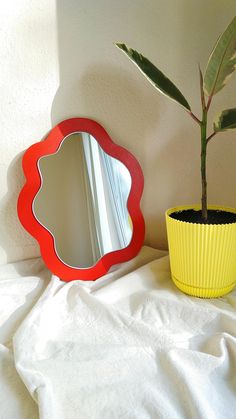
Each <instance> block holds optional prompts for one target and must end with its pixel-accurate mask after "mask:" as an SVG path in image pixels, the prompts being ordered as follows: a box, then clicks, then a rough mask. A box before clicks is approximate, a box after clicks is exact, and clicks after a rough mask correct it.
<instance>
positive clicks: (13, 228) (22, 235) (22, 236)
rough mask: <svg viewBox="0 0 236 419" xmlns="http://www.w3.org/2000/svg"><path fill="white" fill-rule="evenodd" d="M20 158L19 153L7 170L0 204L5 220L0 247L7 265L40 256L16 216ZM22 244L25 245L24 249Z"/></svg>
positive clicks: (19, 184)
mask: <svg viewBox="0 0 236 419" xmlns="http://www.w3.org/2000/svg"><path fill="white" fill-rule="evenodd" d="M22 156H23V152H21V153H19V154H18V155H17V156H16V157H15V158H14V159H13V161H12V162H11V164H10V166H9V168H8V172H7V186H8V191H7V193H6V195H5V196H4V197H3V199H2V202H1V208H2V211H3V214H4V215H5V220H4V224H3V225H2V226H1V234H0V247H2V248H3V249H4V251H5V253H6V258H7V262H8V263H10V262H14V261H15V260H22V259H27V258H32V257H37V256H40V252H39V249H38V251H37V243H36V241H35V240H34V239H33V238H32V237H31V236H30V235H29V234H28V233H27V232H26V231H25V230H24V228H23V227H22V226H21V224H20V222H19V219H18V215H17V200H18V196H19V193H20V190H21V188H22V186H23V184H24V174H23V170H22ZM22 243H26V244H25V245H24V248H22Z"/></svg>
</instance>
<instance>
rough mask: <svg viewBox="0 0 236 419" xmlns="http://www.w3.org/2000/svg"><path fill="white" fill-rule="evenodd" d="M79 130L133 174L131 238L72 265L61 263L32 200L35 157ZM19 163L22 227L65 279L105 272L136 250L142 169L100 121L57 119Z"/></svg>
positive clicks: (141, 229) (37, 177)
mask: <svg viewBox="0 0 236 419" xmlns="http://www.w3.org/2000/svg"><path fill="white" fill-rule="evenodd" d="M79 131H84V132H87V133H89V134H91V135H92V136H93V137H94V138H96V140H97V142H98V143H99V144H100V146H101V147H102V148H103V150H104V151H105V152H106V153H107V154H109V155H110V156H112V157H115V158H116V159H118V160H120V161H121V162H122V163H123V164H124V165H125V166H126V167H127V169H128V170H129V172H130V175H131V178H132V182H131V190H130V194H129V198H128V201H127V208H128V211H129V214H130V217H131V219H132V223H133V235H132V239H131V242H130V244H129V245H128V246H127V247H125V248H124V249H121V250H117V251H113V252H110V253H107V254H105V255H104V256H103V257H102V258H101V259H100V260H99V261H98V262H97V263H96V264H95V265H94V266H92V267H90V268H75V267H71V266H68V265H67V264H64V263H63V262H62V261H61V259H59V257H58V255H57V253H56V251H55V246H54V237H53V235H52V234H51V233H50V232H49V230H47V229H46V228H45V227H44V226H43V225H42V224H40V223H39V221H38V220H37V219H36V217H35V215H34V212H33V201H34V198H35V196H36V194H37V193H38V191H39V189H40V187H41V183H42V179H41V174H40V171H39V167H38V160H39V159H40V158H41V157H42V156H46V155H50V154H54V153H56V152H57V151H58V148H59V147H60V145H61V143H62V141H63V140H64V139H65V137H66V136H68V135H70V134H72V133H75V132H79ZM22 166H23V170H24V174H25V178H26V183H25V185H24V186H23V189H22V190H21V192H20V195H19V198H18V205H17V211H18V216H19V219H20V221H21V223H22V225H23V226H24V228H25V229H26V230H27V231H28V232H29V233H30V234H31V235H32V236H33V237H34V238H35V239H36V240H37V241H38V243H39V246H40V251H41V255H42V258H43V260H44V262H45V264H46V265H47V267H48V268H49V269H50V270H51V272H53V273H54V274H55V275H57V276H58V277H60V278H61V279H62V280H64V281H71V280H76V279H80V280H85V281H86V280H87V281H89V280H90V281H91V280H95V279H97V278H99V277H101V276H102V275H104V274H105V273H107V272H108V270H109V269H110V267H111V266H112V265H115V264H118V263H121V262H125V261H127V260H129V259H131V258H133V257H134V256H136V255H137V254H138V252H139V250H140V248H141V246H142V244H143V240H144V233H145V224H144V218H143V215H142V212H141V209H140V200H141V196H142V192H143V185H144V179H143V174H142V170H141V167H140V165H139V163H138V162H137V160H136V159H135V157H134V156H133V155H132V154H131V153H130V152H128V151H127V150H126V149H125V148H123V147H121V146H118V145H117V144H115V143H114V142H113V141H112V140H111V138H110V137H109V135H108V134H107V132H106V131H105V129H104V128H103V127H102V126H101V125H100V124H98V123H97V122H95V121H93V120H91V119H87V118H72V119H67V120H65V121H62V122H60V123H59V124H58V125H56V126H55V127H54V128H53V129H52V130H51V131H50V132H49V134H48V136H47V137H46V138H45V139H44V140H43V141H41V142H38V143H36V144H33V145H32V146H31V147H29V148H28V149H27V150H26V152H25V154H24V156H23V160H22Z"/></svg>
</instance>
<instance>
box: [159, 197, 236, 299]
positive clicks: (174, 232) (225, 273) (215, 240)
mask: <svg viewBox="0 0 236 419" xmlns="http://www.w3.org/2000/svg"><path fill="white" fill-rule="evenodd" d="M208 208H209V209H218V210H223V211H229V212H233V213H236V209H233V208H224V207H218V206H215V205H211V206H209V207H208ZM185 209H195V210H199V209H200V206H199V205H195V206H193V205H187V206H179V207H175V208H170V209H168V210H167V211H166V225H167V235H168V245H169V253H170V266H171V275H172V279H173V281H174V283H175V284H176V286H177V287H178V288H179V289H180V290H181V291H183V292H185V293H186V294H190V295H193V296H196V297H204V298H213V297H219V296H222V295H224V294H227V293H228V292H230V291H231V290H232V289H233V288H234V286H235V284H236V223H231V224H214V225H213V224H194V223H190V222H185V221H179V220H175V219H174V218H171V217H170V214H171V213H173V212H176V211H181V210H185Z"/></svg>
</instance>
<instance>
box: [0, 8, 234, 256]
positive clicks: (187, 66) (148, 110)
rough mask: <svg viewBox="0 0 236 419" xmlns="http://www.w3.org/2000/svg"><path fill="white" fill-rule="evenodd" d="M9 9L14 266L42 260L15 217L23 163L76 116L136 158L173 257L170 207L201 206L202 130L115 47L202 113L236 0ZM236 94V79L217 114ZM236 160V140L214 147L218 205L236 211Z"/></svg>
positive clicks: (8, 224)
mask: <svg viewBox="0 0 236 419" xmlns="http://www.w3.org/2000/svg"><path fill="white" fill-rule="evenodd" d="M3 4H4V5H3ZM39 4H40V6H39ZM54 6H55V7H54ZM1 8H3V9H4V8H8V9H9V10H8V9H7V20H6V19H3V18H2V19H3V20H4V24H5V25H6V28H5V29H6V32H4V35H3V36H4V37H5V38H4V39H3V44H4V48H5V49H6V51H5V54H3V56H2V57H1V68H2V66H4V68H5V73H4V79H3V87H4V93H3V102H4V108H3V112H1V114H0V118H1V119H2V124H3V128H4V129H3V131H2V132H1V139H0V141H1V155H2V156H5V155H6V158H4V162H3V166H2V167H1V169H2V176H1V182H2V185H3V189H2V191H3V192H2V198H3V200H2V202H1V205H2V206H1V211H2V212H1V214H2V215H1V217H2V218H1V225H4V227H3V234H2V235H1V243H0V244H1V245H2V248H3V252H2V261H4V260H5V259H8V260H13V259H17V258H18V259H19V258H23V257H29V256H34V255H36V254H38V248H37V246H36V244H34V241H33V240H31V239H29V237H28V236H27V234H26V233H24V231H23V229H21V227H20V225H19V223H18V221H17V217H16V213H15V202H16V197H17V194H18V191H19V189H20V187H21V185H22V183H23V177H22V174H21V170H20V159H19V158H18V157H17V156H19V153H20V152H22V151H23V150H24V149H25V148H26V147H27V146H28V145H30V144H31V143H33V142H35V141H36V140H37V139H41V138H42V137H43V136H44V134H45V133H46V131H47V130H48V129H50V127H51V126H52V125H55V124H56V123H57V122H59V121H60V120H62V119H65V118H68V117H73V116H86V117H90V118H93V119H95V120H97V121H98V122H100V123H101V124H102V125H103V126H104V127H105V128H106V130H107V131H108V132H109V134H110V135H111V137H112V138H113V139H114V141H116V142H117V143H119V144H121V145H123V146H125V147H127V149H129V150H130V151H131V152H133V153H134V154H135V155H136V157H137V158H138V160H139V161H140V164H141V166H142V168H143V171H144V176H145V191H144V195H143V200H142V209H143V212H144V215H145V219H146V228H147V233H146V243H147V244H150V245H153V246H156V247H160V248H165V247H166V233H165V224H164V211H165V209H166V208H167V207H170V206H174V205H177V204H184V203H187V204H188V203H192V202H198V201H199V200H200V178H199V153H200V148H199V129H198V126H196V125H195V124H194V122H193V121H192V120H191V119H190V118H189V117H188V115H186V114H185V112H184V111H183V110H182V109H181V108H180V107H178V106H177V105H176V104H175V103H173V102H170V101H169V100H168V99H167V98H165V97H163V96H161V95H160V94H158V92H156V91H155V90H154V89H153V87H152V86H151V85H149V83H148V82H147V81H146V80H145V79H144V78H143V76H142V75H141V74H140V73H139V72H138V70H137V69H136V68H135V67H134V66H133V65H132V64H131V63H130V62H129V61H128V60H127V59H126V57H125V56H124V55H123V54H122V53H121V52H120V51H119V50H118V49H116V48H115V47H114V46H113V44H112V43H113V42H114V41H124V42H126V43H128V44H129V45H130V46H132V47H133V48H136V49H138V50H140V52H142V53H143V54H144V55H146V56H147V57H149V58H150V59H151V60H152V61H153V62H154V63H156V65H157V66H159V68H160V69H162V70H163V71H164V72H165V73H166V74H167V75H168V76H169V77H170V78H171V79H172V80H173V81H174V82H175V83H176V84H177V86H178V87H179V88H180V90H182V92H183V93H184V95H185V96H186V98H187V99H188V100H189V102H190V104H191V105H192V108H193V110H194V111H195V112H196V113H197V114H199V111H200V106H199V103H200V102H199V89H198V70H197V64H198V62H200V63H201V65H202V67H203V68H204V66H205V64H206V61H207V58H208V56H209V53H210V51H211V49H212V47H213V44H214V42H215V40H216V39H217V37H218V35H219V34H220V33H221V32H222V30H223V29H224V28H225V27H226V25H227V24H228V22H229V21H230V20H231V19H232V17H233V16H234V15H235V14H236V3H235V0H221V1H216V0H198V1H196V0H135V1H134V0H133V1H131V0H129V1H127V0H125V1H124V0H120V1H117V0H93V1H92V0H70V1H65V0H58V1H57V3H55V4H54V3H53V2H52V1H51V2H47V1H46V0H42V1H41V2H37V1H36V0H22V1H21V2H17V0H14V1H11V2H9V5H7V6H5V2H2V4H1ZM1 16H2V13H1ZM235 92H236V76H233V78H232V80H231V81H230V82H229V84H228V86H227V87H226V88H225V90H224V91H222V92H220V93H219V94H218V95H217V96H216V98H215V101H214V103H213V106H212V114H214V113H215V112H217V111H219V110H221V109H222V108H227V107H234V106H236V94H235ZM209 132H210V128H209ZM235 156H236V132H233V131H232V132H230V133H224V134H220V135H218V136H217V137H216V138H215V140H214V141H213V142H212V144H210V146H209V155H208V174H209V176H208V183H209V200H210V202H211V203H221V204H226V205H231V206H236V168H235ZM14 161H15V163H14ZM9 166H10V167H9ZM7 171H8V181H7V177H6V173H7ZM4 182H5V183H4ZM7 182H8V183H7Z"/></svg>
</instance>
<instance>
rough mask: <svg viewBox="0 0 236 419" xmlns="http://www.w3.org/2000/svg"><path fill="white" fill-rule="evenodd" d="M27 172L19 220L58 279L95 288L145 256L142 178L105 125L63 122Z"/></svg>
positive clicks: (36, 149) (28, 161) (31, 153)
mask: <svg viewBox="0 0 236 419" xmlns="http://www.w3.org/2000/svg"><path fill="white" fill-rule="evenodd" d="M23 169H24V173H25V177H26V183H25V185H24V187H23V189H22V191H21V193H20V196H19V199H18V215H19V218H20V221H21V223H22V224H23V226H24V227H25V228H26V230H27V231H28V232H29V233H30V234H31V235H32V236H33V237H35V238H36V240H37V241H38V242H39V245H40V249H41V254H42V257H43V259H44V261H45V263H46V265H47V266H48V268H49V269H50V270H51V271H52V272H53V273H54V274H56V275H57V276H59V277H60V278H61V279H63V280H66V281H69V280H74V279H82V280H94V279H97V278H99V277H100V276H102V275H103V274H104V273H106V272H107V271H108V270H109V268H110V267H111V266H112V265H114V264H117V263H121V262H124V261H127V260H129V259H131V258H132V257H134V256H135V255H136V254H137V253H138V251H139V250H140V247H141V246H142V243H143V239H144V220H143V216H142V213H141V210H140V199H141V195H142V190H143V175H142V171H141V168H140V166H139V164H138V162H137V160H136V159H135V158H134V156H133V155H132V154H131V153H129V152H128V151H127V150H125V149H124V148H123V147H120V146H118V145H116V144H115V143H114V142H113V141H112V140H111V138H110V137H109V135H108V134H107V132H106V131H105V130H104V128H102V127H101V125H99V124H98V123H97V122H95V121H92V120H90V119H86V118H73V119H69V120H65V121H62V122H61V123H60V124H58V125H57V126H56V127H54V128H53V129H52V131H51V132H50V133H49V135H48V136H47V137H46V139H45V140H44V141H42V142H39V143H36V144H34V145H32V146H31V147H30V148H29V149H28V150H27V151H26V152H25V154H24V157H23Z"/></svg>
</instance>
